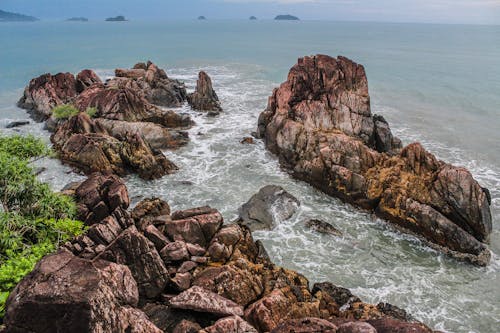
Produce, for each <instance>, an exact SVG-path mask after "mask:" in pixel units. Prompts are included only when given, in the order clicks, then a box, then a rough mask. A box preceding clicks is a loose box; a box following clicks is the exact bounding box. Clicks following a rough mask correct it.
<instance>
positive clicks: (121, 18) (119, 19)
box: [106, 15, 126, 22]
mask: <svg viewBox="0 0 500 333" xmlns="http://www.w3.org/2000/svg"><path fill="white" fill-rule="evenodd" d="M106 21H107V22H123V21H126V19H125V16H122V15H119V16H115V17H108V18H107V19H106Z"/></svg>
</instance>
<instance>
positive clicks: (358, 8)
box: [0, 0, 500, 24]
mask: <svg viewBox="0 0 500 333" xmlns="http://www.w3.org/2000/svg"><path fill="white" fill-rule="evenodd" d="M0 9H3V10H8V11H14V12H21V13H25V14H30V15H34V16H37V17H40V18H42V19H58V18H67V17H69V16H86V17H89V18H95V19H101V18H103V17H107V16H111V15H126V16H127V17H130V18H131V19H134V20H140V19H192V18H193V17H197V16H199V15H205V16H206V17H207V18H211V19H243V18H245V19H246V18H248V17H249V16H250V15H255V16H257V17H259V18H262V19H269V18H272V17H274V16H275V15H277V14H286V13H290V14H293V15H297V16H299V17H300V18H302V19H310V20H346V21H382V22H434V23H477V24H500V0H0Z"/></svg>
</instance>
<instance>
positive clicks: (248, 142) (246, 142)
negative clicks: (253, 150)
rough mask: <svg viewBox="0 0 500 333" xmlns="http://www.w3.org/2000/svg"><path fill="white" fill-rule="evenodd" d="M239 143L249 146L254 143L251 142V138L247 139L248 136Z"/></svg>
mask: <svg viewBox="0 0 500 333" xmlns="http://www.w3.org/2000/svg"><path fill="white" fill-rule="evenodd" d="M240 143H241V144H249V145H251V144H254V143H255V142H254V140H253V138H252V137H248V136H247V137H244V138H243V139H242V140H241V141H240Z"/></svg>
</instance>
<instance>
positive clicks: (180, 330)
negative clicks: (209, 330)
mask: <svg viewBox="0 0 500 333" xmlns="http://www.w3.org/2000/svg"><path fill="white" fill-rule="evenodd" d="M200 330H201V326H200V325H199V324H198V323H194V322H192V321H189V320H182V321H181V322H180V323H179V324H178V325H177V326H175V328H174V330H173V331H172V333H198V332H199V331H200Z"/></svg>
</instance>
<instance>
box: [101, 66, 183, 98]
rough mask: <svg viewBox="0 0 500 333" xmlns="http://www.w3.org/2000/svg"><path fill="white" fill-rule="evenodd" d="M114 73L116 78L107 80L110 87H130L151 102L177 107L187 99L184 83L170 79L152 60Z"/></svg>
mask: <svg viewBox="0 0 500 333" xmlns="http://www.w3.org/2000/svg"><path fill="white" fill-rule="evenodd" d="M115 75H116V76H117V78H116V79H112V80H110V81H109V82H108V85H109V86H110V87H121V88H124V87H127V88H131V89H133V90H135V91H136V92H139V93H140V94H141V96H143V97H144V98H145V99H146V100H148V101H149V102H150V103H152V104H155V105H161V106H166V107H179V106H181V105H182V104H183V103H184V102H185V101H186V99H187V93H186V88H185V86H184V83H182V82H180V81H178V80H173V79H170V78H169V77H168V76H167V73H166V72H165V71H164V70H163V69H161V68H159V67H158V66H156V65H155V64H153V63H152V62H149V61H148V63H147V64H145V63H138V64H136V65H135V66H134V68H133V69H117V70H115ZM122 78H126V80H123V79H122Z"/></svg>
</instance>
